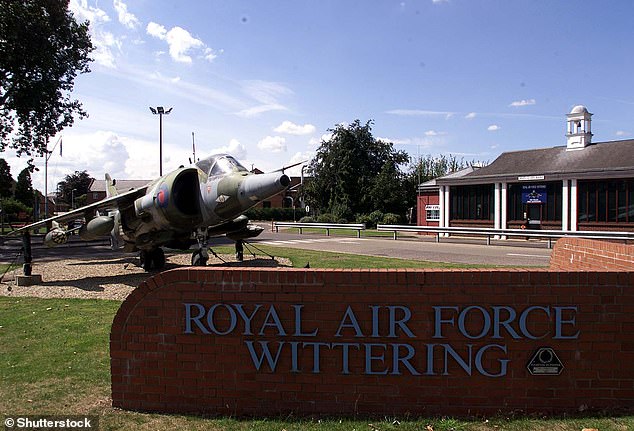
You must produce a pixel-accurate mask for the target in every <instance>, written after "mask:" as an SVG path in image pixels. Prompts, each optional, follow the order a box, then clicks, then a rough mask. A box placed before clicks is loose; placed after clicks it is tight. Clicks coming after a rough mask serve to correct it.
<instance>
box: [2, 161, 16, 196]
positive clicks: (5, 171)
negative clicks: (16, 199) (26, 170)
mask: <svg viewBox="0 0 634 431" xmlns="http://www.w3.org/2000/svg"><path fill="white" fill-rule="evenodd" d="M11 196H13V177H12V176H11V166H9V164H8V163H7V161H6V160H4V159H0V198H9V197H11Z"/></svg>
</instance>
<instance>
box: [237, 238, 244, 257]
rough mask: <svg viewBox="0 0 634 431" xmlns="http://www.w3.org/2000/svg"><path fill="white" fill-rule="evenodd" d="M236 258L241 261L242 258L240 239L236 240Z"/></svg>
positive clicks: (242, 248)
mask: <svg viewBox="0 0 634 431" xmlns="http://www.w3.org/2000/svg"><path fill="white" fill-rule="evenodd" d="M236 260H237V261H238V262H242V261H243V260H244V247H243V242H242V240H240V239H239V240H237V241H236Z"/></svg>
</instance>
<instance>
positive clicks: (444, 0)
mask: <svg viewBox="0 0 634 431" xmlns="http://www.w3.org/2000/svg"><path fill="white" fill-rule="evenodd" d="M432 3H433V4H441V3H449V0H432Z"/></svg>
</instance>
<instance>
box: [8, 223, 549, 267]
mask: <svg viewBox="0 0 634 431" xmlns="http://www.w3.org/2000/svg"><path fill="white" fill-rule="evenodd" d="M263 226H265V227H266V229H265V231H264V232H263V233H262V234H261V235H260V236H259V237H258V238H255V239H253V240H252V242H253V243H254V244H256V245H257V244H264V245H273V246H278V247H290V248H299V249H307V250H317V251H319V250H321V251H332V252H342V253H354V254H365V255H371V256H379V257H397V258H403V259H414V260H425V261H431V262H451V263H466V264H476V265H511V266H547V265H548V263H549V259H550V253H551V250H550V249H548V248H546V244H545V242H540V241H524V240H507V241H493V242H492V245H490V246H487V245H486V242H485V240H484V239H481V238H446V239H443V240H442V241H441V242H440V243H436V242H435V241H434V238H433V237H421V236H419V237H399V239H398V240H397V241H394V240H393V239H392V238H391V237H387V238H371V237H363V238H356V237H343V236H334V235H333V236H330V237H328V236H326V235H320V234H304V235H299V234H295V233H285V232H280V233H275V232H271V230H270V225H263ZM230 243H231V241H229V240H227V239H224V238H223V239H215V240H214V241H213V242H212V244H211V246H212V247H213V245H218V244H230ZM105 244H106V242H102V243H83V242H79V243H74V244H71V245H64V246H60V247H56V248H53V249H49V248H47V247H44V246H42V245H41V239H38V238H34V239H33V258H34V259H35V260H41V261H47V260H52V259H59V258H64V257H68V258H70V257H78V256H86V255H94V256H96V257H97V256H98V257H100V258H104V257H106V256H112V255H118V253H119V252H117V251H112V250H110V248H109V247H108V246H107V245H105ZM20 247H21V242H20V240H19V239H12V240H7V241H5V242H4V244H0V262H2V263H8V262H11V261H12V260H13V258H14V257H15V254H16V251H17V250H19V249H20ZM20 261H21V260H20Z"/></svg>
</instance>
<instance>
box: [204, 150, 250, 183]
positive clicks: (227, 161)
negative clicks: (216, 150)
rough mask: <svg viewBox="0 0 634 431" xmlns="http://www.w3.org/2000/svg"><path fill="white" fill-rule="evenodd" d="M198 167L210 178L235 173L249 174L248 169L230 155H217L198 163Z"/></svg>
mask: <svg viewBox="0 0 634 431" xmlns="http://www.w3.org/2000/svg"><path fill="white" fill-rule="evenodd" d="M196 166H198V168H199V169H200V170H201V171H203V172H206V173H207V174H208V175H209V176H210V177H215V176H218V175H225V174H230V173H233V172H248V171H247V168H245V167H244V166H242V165H241V164H240V162H238V161H237V160H236V159H234V158H233V157H231V156H230V155H228V154H216V155H214V156H210V157H207V158H206V159H203V160H200V161H198V162H197V163H196Z"/></svg>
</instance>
